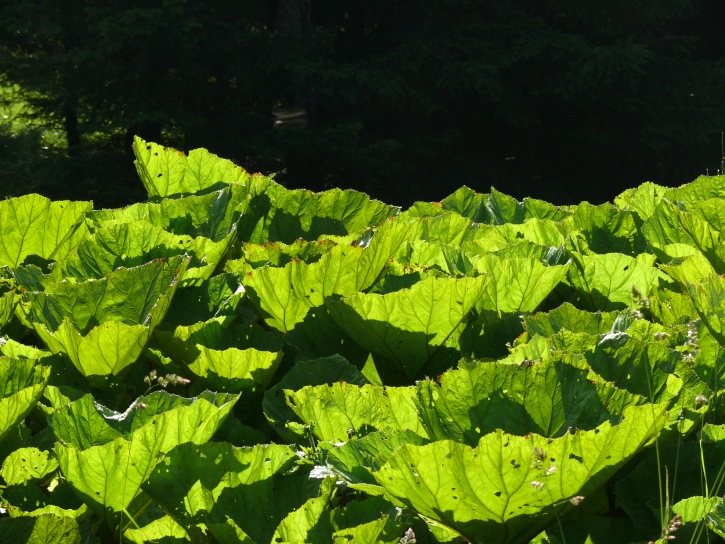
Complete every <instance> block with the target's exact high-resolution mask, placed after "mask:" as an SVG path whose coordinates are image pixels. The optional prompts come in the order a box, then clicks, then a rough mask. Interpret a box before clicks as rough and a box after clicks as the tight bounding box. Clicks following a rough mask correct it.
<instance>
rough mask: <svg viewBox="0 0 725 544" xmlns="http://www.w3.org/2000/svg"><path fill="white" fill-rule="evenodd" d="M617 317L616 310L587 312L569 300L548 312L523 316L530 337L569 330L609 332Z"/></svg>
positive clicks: (588, 332)
mask: <svg viewBox="0 0 725 544" xmlns="http://www.w3.org/2000/svg"><path fill="white" fill-rule="evenodd" d="M616 318H617V314H616V312H596V313H592V312H587V311H584V310H580V309H578V308H576V307H575V306H573V305H571V304H569V303H568V302H566V303H564V304H562V305H561V306H559V307H558V308H556V309H554V310H551V311H550V312H548V313H543V312H537V313H536V314H533V315H525V316H523V317H522V320H523V325H524V329H525V330H526V332H527V333H528V335H529V336H530V337H533V336H535V335H539V336H545V337H547V338H548V337H550V336H554V335H555V334H557V333H559V332H561V331H562V330H568V331H572V332H585V333H587V334H594V335H599V334H604V333H606V332H609V331H610V329H611V328H612V325H613V324H614V320H615V319H616Z"/></svg>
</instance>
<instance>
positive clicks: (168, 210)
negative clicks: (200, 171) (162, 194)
mask: <svg viewBox="0 0 725 544" xmlns="http://www.w3.org/2000/svg"><path fill="white" fill-rule="evenodd" d="M246 198H247V193H246V189H245V188H244V187H241V186H239V185H228V186H224V187H223V188H221V189H219V190H216V191H212V192H208V193H204V194H199V195H190V196H185V197H178V198H166V199H163V200H160V201H158V202H142V203H138V204H132V205H130V206H126V207H125V208H117V209H113V210H94V211H93V212H92V213H90V214H89V218H90V220H91V224H92V228H96V227H97V226H98V225H103V224H104V223H107V222H116V223H131V222H135V221H146V222H148V223H151V224H152V225H154V226H156V227H159V228H161V229H163V230H165V231H168V232H170V233H172V234H175V235H177V236H191V237H193V238H199V237H203V238H206V239H208V240H211V241H212V242H221V241H222V240H224V239H225V238H227V237H228V236H230V234H232V233H234V232H235V229H236V224H237V221H238V219H239V216H240V214H241V213H242V210H241V209H239V208H240V207H241V208H243V207H244V203H245V202H246Z"/></svg>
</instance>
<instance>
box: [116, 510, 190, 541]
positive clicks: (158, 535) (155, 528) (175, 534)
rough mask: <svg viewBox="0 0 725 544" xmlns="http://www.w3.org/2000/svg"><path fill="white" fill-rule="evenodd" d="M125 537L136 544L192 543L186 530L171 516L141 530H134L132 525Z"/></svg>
mask: <svg viewBox="0 0 725 544" xmlns="http://www.w3.org/2000/svg"><path fill="white" fill-rule="evenodd" d="M123 536H124V538H126V539H128V540H129V541H131V542H134V543H135V544H146V543H147V542H149V541H153V542H164V544H173V543H177V542H191V538H190V537H189V534H188V533H187V532H186V530H185V529H184V528H183V527H182V526H181V525H179V524H178V523H176V521H174V518H172V517H171V516H163V517H161V518H158V519H155V520H153V521H152V522H150V523H147V524H146V525H144V526H143V527H139V528H134V526H133V524H131V528H130V529H126V530H125V531H124V532H123Z"/></svg>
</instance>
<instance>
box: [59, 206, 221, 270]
mask: <svg viewBox="0 0 725 544" xmlns="http://www.w3.org/2000/svg"><path fill="white" fill-rule="evenodd" d="M234 235H235V232H234V230H232V231H231V232H230V233H229V235H228V236H226V237H225V238H223V239H221V240H219V241H218V242H214V241H212V240H209V239H208V238H205V237H203V236H197V237H191V236H188V235H177V234H172V233H170V232H167V231H165V230H163V229H161V228H160V227H157V226H154V225H152V224H151V223H149V222H147V221H141V220H139V221H131V222H128V223H122V222H116V221H108V222H105V223H103V225H102V226H101V227H100V228H97V229H96V230H95V232H94V233H93V234H92V235H90V236H87V237H86V238H85V239H84V240H83V241H82V242H81V243H80V244H79V245H78V247H77V248H76V251H75V253H73V254H72V255H71V256H70V257H69V258H68V259H67V260H66V261H65V262H64V263H63V265H62V267H58V268H57V269H55V268H54V270H53V275H54V276H56V277H58V276H60V277H61V278H62V277H72V278H75V280H76V281H85V280H88V279H91V278H96V279H98V278H101V277H103V276H106V275H108V274H110V273H111V272H112V271H113V270H115V269H117V268H120V267H126V268H131V267H134V266H139V265H142V264H144V263H147V262H149V261H151V260H154V259H165V258H168V257H173V256H176V255H190V256H191V262H190V263H189V267H188V268H187V271H186V272H185V273H184V275H183V276H182V278H181V280H182V281H183V280H184V279H185V278H186V277H188V278H189V279H188V281H186V282H184V283H192V282H198V281H199V279H208V278H209V277H210V276H211V275H212V273H213V272H214V270H215V268H216V267H217V265H218V264H219V261H220V260H221V258H222V256H223V255H224V254H225V253H226V251H227V249H228V248H229V245H230V243H231V242H232V240H233V239H234ZM192 269H193V270H192Z"/></svg>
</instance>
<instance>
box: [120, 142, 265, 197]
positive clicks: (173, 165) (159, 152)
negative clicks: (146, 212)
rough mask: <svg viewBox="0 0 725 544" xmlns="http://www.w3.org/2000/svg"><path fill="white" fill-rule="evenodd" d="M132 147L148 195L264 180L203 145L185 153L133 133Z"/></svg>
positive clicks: (191, 191)
mask: <svg viewBox="0 0 725 544" xmlns="http://www.w3.org/2000/svg"><path fill="white" fill-rule="evenodd" d="M133 151H134V154H135V155H136V161H135V163H136V171H137V172H138V175H139V177H140V178H141V182H142V183H143V184H144V187H146V191H147V192H148V194H149V196H150V197H155V196H162V197H163V196H171V195H176V194H180V193H196V192H199V191H202V190H204V189H208V188H210V187H215V186H217V185H218V184H220V183H227V184H232V183H233V184H238V185H246V186H254V185H256V184H260V183H263V180H264V178H262V176H258V175H257V176H253V175H250V174H249V173H247V172H246V171H245V170H244V169H243V168H241V167H239V166H237V165H235V164H234V163H232V162H231V161H229V160H227V159H222V158H220V157H217V156H216V155H214V154H213V153H209V152H208V151H207V150H206V149H203V148H202V149H194V150H193V151H191V152H189V155H188V156H187V155H186V154H184V153H183V152H181V151H177V150H176V149H172V148H169V147H164V146H161V145H159V144H155V143H152V142H146V141H144V140H143V139H141V138H139V137H138V136H136V137H135V138H134V142H133Z"/></svg>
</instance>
